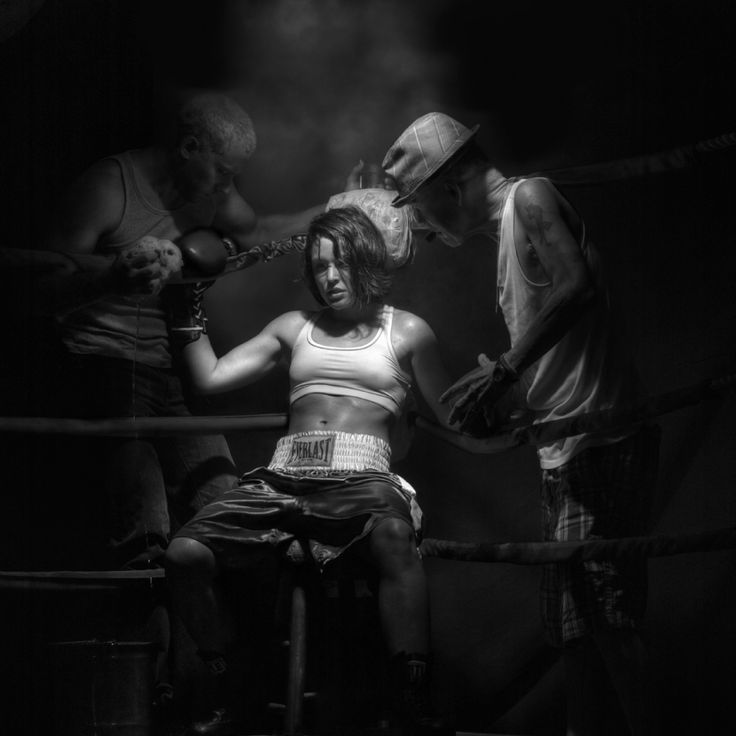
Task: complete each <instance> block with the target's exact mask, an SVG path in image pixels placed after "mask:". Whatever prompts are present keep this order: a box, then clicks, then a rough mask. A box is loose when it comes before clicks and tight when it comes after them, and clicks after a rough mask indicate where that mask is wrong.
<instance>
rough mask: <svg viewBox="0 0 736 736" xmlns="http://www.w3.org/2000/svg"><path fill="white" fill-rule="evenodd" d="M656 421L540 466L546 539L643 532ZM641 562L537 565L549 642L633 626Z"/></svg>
mask: <svg viewBox="0 0 736 736" xmlns="http://www.w3.org/2000/svg"><path fill="white" fill-rule="evenodd" d="M659 437H660V430H659V427H649V426H648V427H643V428H642V429H641V430H639V431H637V432H636V433H634V434H632V435H630V436H629V437H627V438H625V439H623V440H621V441H619V442H616V443H614V444H611V445H601V446H597V447H590V448H588V449H586V450H583V451H582V452H580V453H579V454H578V455H576V456H575V457H573V458H572V460H570V461H569V462H568V463H566V464H565V465H562V466H561V467H559V468H553V469H551V470H543V471H542V515H543V534H544V539H545V541H555V542H569V541H582V540H589V539H613V538H618V537H631V536H640V535H643V534H646V532H647V527H648V522H649V513H650V505H651V499H652V494H653V490H654V483H655V480H656V475H657V467H658V459H659ZM646 597H647V561H646V559H641V560H633V561H628V560H627V561H625V562H622V561H616V560H600V561H598V560H591V561H586V562H568V563H560V564H549V565H545V566H544V567H543V571H542V589H541V606H542V620H543V622H544V626H545V634H546V637H547V639H548V641H549V642H550V643H551V644H553V645H554V646H564V645H566V644H570V643H572V642H574V641H575V640H576V639H579V638H580V637H583V636H586V635H589V634H591V633H592V631H593V630H594V628H599V627H608V628H613V629H625V628H633V627H635V626H636V624H637V622H638V621H639V620H640V619H641V617H642V616H643V614H644V610H645V608H646Z"/></svg>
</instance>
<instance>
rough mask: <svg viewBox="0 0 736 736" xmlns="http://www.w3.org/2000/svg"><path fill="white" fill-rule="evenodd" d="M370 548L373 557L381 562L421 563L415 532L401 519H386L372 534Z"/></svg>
mask: <svg viewBox="0 0 736 736" xmlns="http://www.w3.org/2000/svg"><path fill="white" fill-rule="evenodd" d="M370 547H371V552H372V554H373V556H374V557H375V558H377V559H378V560H379V561H380V560H385V561H395V562H401V563H403V564H413V563H417V564H418V563H419V554H418V552H417V543H416V537H415V535H414V530H413V529H412V528H411V526H410V525H409V524H407V523H406V522H405V521H402V520H401V519H386V520H385V521H383V522H381V523H380V524H379V525H378V526H377V527H376V528H375V529H374V530H373V531H372V532H371V540H370Z"/></svg>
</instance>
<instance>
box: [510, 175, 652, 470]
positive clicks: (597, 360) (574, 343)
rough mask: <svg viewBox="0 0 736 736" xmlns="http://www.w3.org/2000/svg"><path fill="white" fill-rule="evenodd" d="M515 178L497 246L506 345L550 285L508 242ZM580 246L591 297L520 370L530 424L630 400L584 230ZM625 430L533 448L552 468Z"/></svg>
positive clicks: (630, 372)
mask: <svg viewBox="0 0 736 736" xmlns="http://www.w3.org/2000/svg"><path fill="white" fill-rule="evenodd" d="M520 183H521V181H517V182H515V183H514V184H513V185H512V187H511V189H510V191H509V194H508V196H507V198H506V202H505V204H504V207H503V211H502V215H501V223H500V228H499V244H498V270H497V279H498V282H497V286H498V306H499V307H500V308H501V310H502V312H503V315H504V319H505V321H506V326H507V327H508V331H509V336H510V338H511V345H512V346H513V345H515V344H516V342H517V341H518V340H519V338H520V337H521V336H522V335H523V334H524V333H525V332H526V331H527V329H528V327H529V324H530V323H531V321H532V320H533V319H534V317H535V316H536V315H537V314H538V313H539V311H540V309H541V308H542V305H543V304H544V302H545V301H546V299H547V298H548V296H549V292H550V290H551V288H552V285H551V282H549V281H546V282H544V283H535V282H533V281H531V280H530V279H529V278H528V277H527V276H526V275H525V274H524V272H523V271H522V268H521V264H520V263H519V258H518V254H517V252H516V248H515V245H514V222H515V207H514V201H515V197H516V189H517V187H518V186H519V184H520ZM580 247H581V250H582V251H583V254H584V256H585V259H586V262H587V264H588V267H589V269H590V272H591V274H592V277H593V279H594V281H595V283H596V287H597V293H598V298H597V301H596V303H595V304H594V305H593V306H592V307H591V309H590V310H589V311H587V312H586V313H585V314H584V315H583V316H582V317H581V318H580V319H579V320H578V321H577V322H576V323H575V325H574V326H573V327H572V329H571V330H570V332H568V333H567V334H566V335H565V336H564V337H563V338H562V339H561V340H560V341H559V342H558V343H557V344H556V345H554V346H553V347H552V348H551V349H550V350H548V351H547V352H546V353H545V354H544V355H543V356H542V357H541V358H540V359H539V360H538V361H537V362H536V363H535V364H534V365H533V366H531V367H530V368H529V369H528V370H526V371H525V372H524V374H523V376H522V379H521V380H522V385H523V387H524V389H525V391H526V401H527V405H528V407H529V409H531V410H532V411H533V412H535V415H536V416H535V421H536V422H544V421H549V420H554V419H564V418H567V417H574V416H579V415H580V414H584V413H587V412H591V411H597V410H602V409H610V408H612V407H614V406H616V405H619V404H620V403H621V402H622V401H626V400H629V399H631V398H632V397H633V392H634V390H635V389H636V387H637V386H638V380H637V378H636V374H635V371H634V368H633V363H632V362H631V360H630V359H629V357H628V352H627V351H625V350H624V349H623V346H621V345H620V343H619V342H618V340H617V334H616V333H617V330H616V328H615V326H614V325H613V324H612V321H611V314H610V308H609V302H608V295H607V293H606V291H605V287H604V285H603V282H602V279H601V268H600V262H599V258H598V255H597V253H596V251H595V249H594V248H593V246H592V244H590V243H588V242H586V237H585V231H584V229H583V232H582V233H581V235H580ZM625 435H626V433H623V434H622V433H617V434H615V435H612V434H596V435H590V434H582V435H575V436H573V437H566V438H564V439H561V440H558V441H556V442H553V443H551V444H549V445H543V446H540V447H539V448H538V450H537V452H538V455H539V461H540V465H541V467H542V468H555V467H559V466H560V465H563V464H565V463H566V462H568V461H569V460H570V459H571V458H572V457H573V456H574V455H576V454H577V453H578V452H580V451H581V450H583V449H585V447H589V446H592V445H601V444H609V443H612V442H617V441H618V440H620V439H622V437H623V436H625Z"/></svg>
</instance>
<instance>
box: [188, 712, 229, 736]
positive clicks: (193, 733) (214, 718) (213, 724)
mask: <svg viewBox="0 0 736 736" xmlns="http://www.w3.org/2000/svg"><path fill="white" fill-rule="evenodd" d="M240 733H242V729H241V727H240V724H239V723H238V722H237V721H236V720H235V719H234V718H233V717H232V716H231V715H230V713H229V712H228V711H227V710H226V709H225V708H215V710H213V711H212V713H211V715H210V717H209V718H207V719H205V720H202V721H195V722H194V723H192V725H191V726H189V728H188V729H187V733H186V736H238V735H239V734H240Z"/></svg>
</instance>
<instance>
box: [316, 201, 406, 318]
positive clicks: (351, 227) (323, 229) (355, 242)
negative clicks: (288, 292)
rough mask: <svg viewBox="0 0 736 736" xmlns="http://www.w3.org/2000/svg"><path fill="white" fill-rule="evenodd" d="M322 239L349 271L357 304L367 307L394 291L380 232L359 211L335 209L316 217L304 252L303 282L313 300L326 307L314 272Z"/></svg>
mask: <svg viewBox="0 0 736 736" xmlns="http://www.w3.org/2000/svg"><path fill="white" fill-rule="evenodd" d="M320 238H326V239H327V240H330V241H331V242H332V243H333V244H334V246H335V256H336V257H337V258H339V259H340V260H341V261H342V262H343V263H344V264H345V266H346V267H347V270H348V273H349V278H350V286H351V287H352V290H353V294H354V295H355V304H356V306H358V307H365V306H368V305H369V304H371V303H372V302H376V301H380V300H381V299H383V297H385V296H386V294H388V292H389V290H390V288H391V274H390V272H389V270H388V251H387V249H386V242H385V241H384V239H383V235H382V234H381V231H380V230H379V229H378V228H377V227H376V226H375V225H374V224H373V220H371V219H370V217H368V215H366V214H365V212H363V210H361V209H360V208H358V207H355V206H353V205H348V206H346V207H336V208H335V209H332V210H327V212H323V213H321V214H319V215H317V216H316V217H315V218H314V219H313V220H312V222H311V223H310V224H309V230H308V231H307V245H306V248H305V249H304V279H305V281H306V282H307V286H309V290H310V291H311V292H312V295H313V296H314V298H315V299H316V300H317V301H318V302H319V303H320V304H325V302H324V300H323V299H322V297H321V296H320V293H319V288H318V287H317V283H316V281H315V279H314V273H313V271H312V251H313V249H314V248H317V247H319V241H320Z"/></svg>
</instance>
